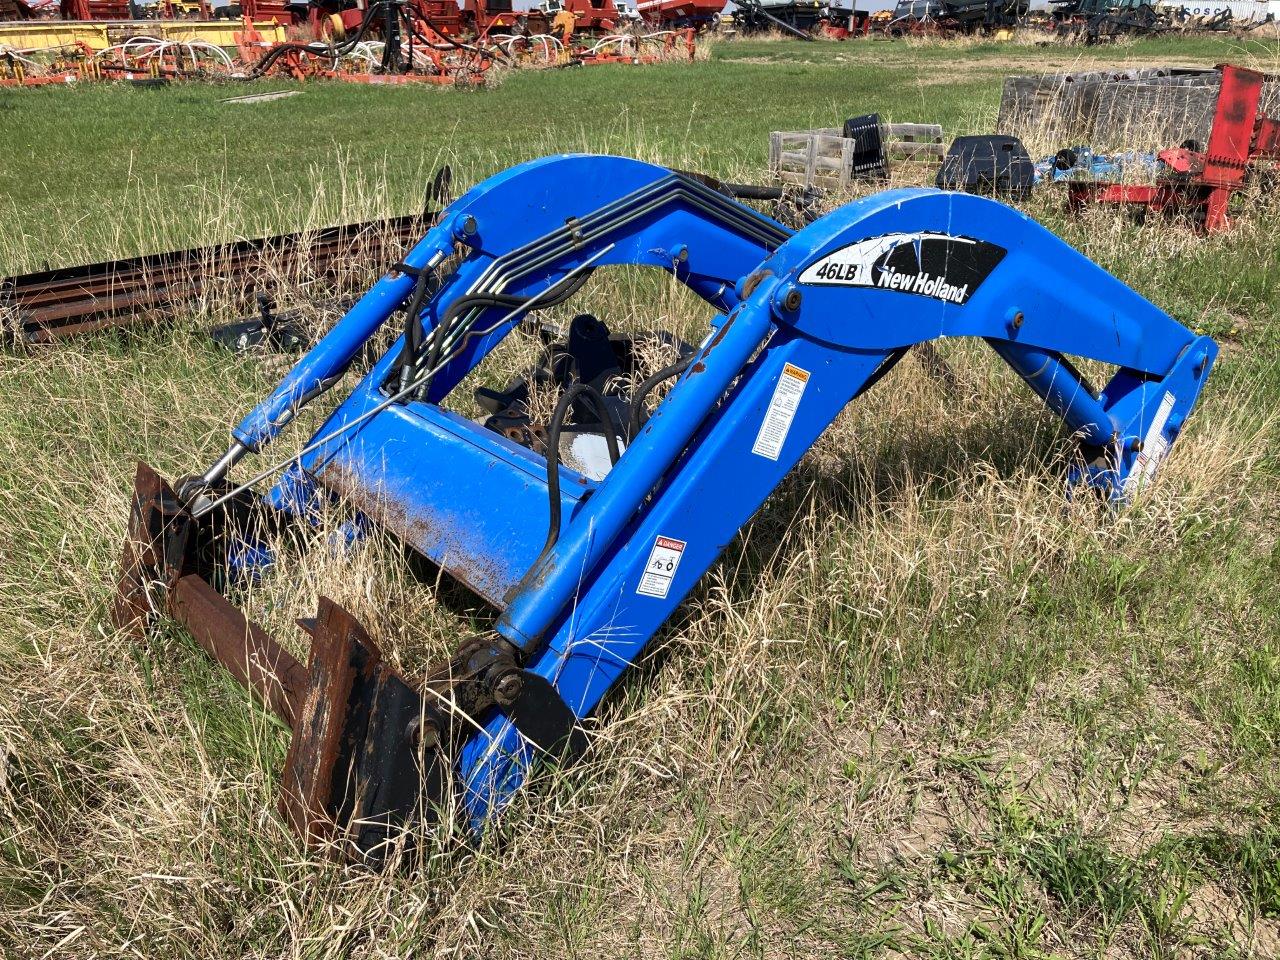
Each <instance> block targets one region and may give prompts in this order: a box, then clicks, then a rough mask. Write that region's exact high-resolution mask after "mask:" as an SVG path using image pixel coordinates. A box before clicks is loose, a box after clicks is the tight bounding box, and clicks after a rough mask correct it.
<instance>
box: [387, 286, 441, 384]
mask: <svg viewBox="0 0 1280 960" xmlns="http://www.w3.org/2000/svg"><path fill="white" fill-rule="evenodd" d="M433 276H434V274H433V273H432V272H431V271H430V270H423V271H421V272H420V273H419V274H418V281H417V282H416V283H415V284H414V285H413V296H412V297H411V298H410V300H409V312H408V314H407V315H406V316H405V320H404V347H403V348H401V351H400V359H399V360H398V361H397V363H396V366H398V367H399V368H400V389H401V390H403V389H404V388H405V387H407V386H409V381H410V379H411V378H412V377H413V358H414V357H416V356H417V355H418V351H419V350H421V349H422V319H421V317H420V316H419V314H420V313H421V312H422V302H423V301H424V300H426V298H427V288H428V287H430V286H431V280H432V277H433Z"/></svg>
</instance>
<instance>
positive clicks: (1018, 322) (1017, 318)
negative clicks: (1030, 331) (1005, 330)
mask: <svg viewBox="0 0 1280 960" xmlns="http://www.w3.org/2000/svg"><path fill="white" fill-rule="evenodd" d="M1024 319H1026V318H1025V317H1023V315H1022V311H1021V310H1019V311H1018V312H1017V313H1015V314H1014V315H1013V329H1015V330H1017V329H1018V328H1019V327H1020V326H1022V321H1023V320H1024Z"/></svg>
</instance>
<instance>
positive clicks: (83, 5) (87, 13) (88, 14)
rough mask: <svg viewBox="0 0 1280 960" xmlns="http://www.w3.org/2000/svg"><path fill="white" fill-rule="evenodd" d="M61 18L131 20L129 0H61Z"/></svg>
mask: <svg viewBox="0 0 1280 960" xmlns="http://www.w3.org/2000/svg"><path fill="white" fill-rule="evenodd" d="M61 8H62V19H63V20H132V19H133V14H132V12H131V11H130V10H129V0H62V4H61Z"/></svg>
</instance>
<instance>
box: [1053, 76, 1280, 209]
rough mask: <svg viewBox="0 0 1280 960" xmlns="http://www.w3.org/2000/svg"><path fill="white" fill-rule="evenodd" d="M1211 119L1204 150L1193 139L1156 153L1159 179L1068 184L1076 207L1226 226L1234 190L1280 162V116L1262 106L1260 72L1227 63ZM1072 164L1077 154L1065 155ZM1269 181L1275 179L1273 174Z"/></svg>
mask: <svg viewBox="0 0 1280 960" xmlns="http://www.w3.org/2000/svg"><path fill="white" fill-rule="evenodd" d="M1220 70H1221V80H1220V86H1219V89H1218V98H1217V102H1216V104H1215V106H1214V111H1213V122H1212V125H1211V126H1210V128H1209V137H1208V141H1207V143H1206V145H1205V147H1204V149H1203V150H1202V149H1200V147H1199V145H1198V144H1196V143H1195V142H1194V141H1188V142H1186V143H1184V144H1183V145H1182V146H1180V147H1173V148H1170V149H1167V150H1162V151H1161V152H1160V153H1159V154H1158V160H1159V164H1160V173H1159V176H1158V177H1157V179H1156V182H1155V183H1108V182H1105V181H1100V180H1091V179H1078V180H1069V181H1068V182H1067V198H1068V202H1069V204H1070V206H1071V209H1072V210H1080V209H1081V208H1083V207H1085V206H1088V205H1090V204H1099V203H1101V204H1111V205H1118V206H1130V207H1134V208H1139V209H1141V210H1143V211H1147V210H1150V211H1152V212H1154V213H1174V214H1178V215H1180V216H1185V217H1189V218H1191V219H1192V220H1194V221H1195V223H1197V224H1198V225H1201V226H1203V227H1204V229H1205V230H1206V231H1207V232H1210V233H1212V232H1214V231H1218V230H1224V229H1226V228H1227V226H1228V218H1227V210H1228V207H1229V206H1230V203H1231V198H1232V196H1233V195H1234V194H1236V193H1238V192H1239V191H1240V190H1243V189H1244V188H1245V187H1246V186H1248V185H1249V184H1250V183H1251V182H1253V181H1254V180H1256V179H1258V178H1259V177H1261V176H1266V172H1265V171H1264V170H1263V168H1262V165H1261V164H1262V162H1264V161H1271V162H1275V161H1280V118H1277V117H1269V116H1267V115H1266V114H1265V113H1263V112H1262V111H1261V109H1260V103H1261V98H1262V90H1263V84H1264V82H1266V81H1267V80H1268V79H1274V78H1268V77H1267V76H1266V75H1265V74H1262V73H1258V72H1257V71H1256V70H1247V69H1245V68H1244V67H1237V66H1233V65H1231V64H1225V65H1223V66H1222V67H1221V68H1220ZM1066 159H1070V160H1071V161H1072V162H1074V157H1071V158H1066ZM1271 178H1272V179H1271V180H1270V181H1268V182H1269V183H1273V182H1274V173H1272V174H1271Z"/></svg>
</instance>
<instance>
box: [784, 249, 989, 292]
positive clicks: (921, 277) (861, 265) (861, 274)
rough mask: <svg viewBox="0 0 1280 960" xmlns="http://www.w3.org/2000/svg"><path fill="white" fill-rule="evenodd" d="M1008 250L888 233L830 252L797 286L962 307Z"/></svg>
mask: <svg viewBox="0 0 1280 960" xmlns="http://www.w3.org/2000/svg"><path fill="white" fill-rule="evenodd" d="M1005 253H1006V251H1005V249H1004V248H1003V247H998V246H996V245H995V244H994V243H987V241H985V240H974V239H973V238H972V237H953V236H951V235H950V234H947V233H928V232H920V233H886V234H884V235H883V236H880V237H868V238H867V239H866V240H859V241H857V242H856V243H851V244H849V245H848V246H844V247H841V248H840V249H838V250H833V251H831V252H830V253H828V254H827V255H826V256H825V257H823V258H822V259H821V260H818V261H817V262H816V263H812V264H810V265H809V266H808V267H806V268H805V271H804V272H803V273H802V274H800V282H801V283H807V284H811V285H814V286H825V287H874V288H876V289H879V290H895V291H897V292H898V293H910V294H914V295H915V296H918V297H929V298H931V299H934V300H942V301H944V302H946V303H955V304H965V303H967V302H968V300H969V298H970V297H971V296H973V294H974V292H975V291H976V290H977V289H978V287H980V286H981V285H982V281H984V280H986V279H987V277H988V276H990V275H991V271H992V270H994V269H995V268H996V267H997V266H998V265H999V264H1000V261H1001V260H1003V259H1004V255H1005Z"/></svg>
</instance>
